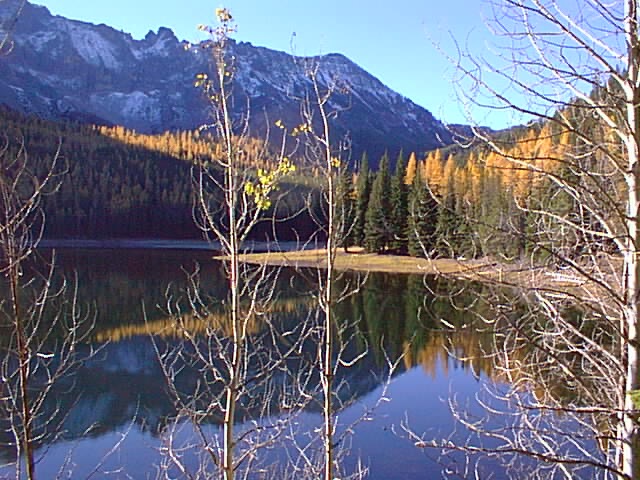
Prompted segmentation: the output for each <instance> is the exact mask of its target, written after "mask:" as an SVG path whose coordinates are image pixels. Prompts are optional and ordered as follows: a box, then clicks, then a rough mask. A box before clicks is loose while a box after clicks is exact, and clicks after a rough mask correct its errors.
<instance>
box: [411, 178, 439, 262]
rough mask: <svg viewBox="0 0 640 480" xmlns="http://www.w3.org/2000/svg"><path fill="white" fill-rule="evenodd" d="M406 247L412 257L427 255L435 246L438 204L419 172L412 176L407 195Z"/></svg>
mask: <svg viewBox="0 0 640 480" xmlns="http://www.w3.org/2000/svg"><path fill="white" fill-rule="evenodd" d="M407 207H408V221H407V231H406V236H407V248H408V251H409V255H411V256H412V257H421V256H424V255H425V254H426V255H427V256H428V255H429V253H430V252H431V251H432V250H433V248H434V246H435V232H436V221H437V215H438V204H437V203H436V201H435V199H434V198H433V196H432V195H431V192H430V191H429V189H428V188H427V185H426V184H425V182H424V180H423V179H422V176H421V175H420V172H419V171H418V172H417V173H416V175H415V176H414V178H413V183H412V184H411V188H410V190H409V195H408V202H407Z"/></svg>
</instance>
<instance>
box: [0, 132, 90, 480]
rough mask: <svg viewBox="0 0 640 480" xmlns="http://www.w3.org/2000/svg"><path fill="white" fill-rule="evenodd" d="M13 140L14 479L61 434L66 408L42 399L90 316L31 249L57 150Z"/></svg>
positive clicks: (2, 182)
mask: <svg viewBox="0 0 640 480" xmlns="http://www.w3.org/2000/svg"><path fill="white" fill-rule="evenodd" d="M17 145H20V146H19V148H12V146H11V144H10V143H9V142H8V141H6V142H5V145H4V146H3V148H2V151H1V152H0V164H1V168H0V255H1V256H0V273H2V276H3V291H6V292H7V295H6V296H3V299H2V301H0V319H1V322H2V324H1V326H2V329H3V335H2V342H1V344H0V352H1V353H2V357H1V360H0V373H1V375H2V387H1V390H0V412H1V415H2V430H3V434H4V435H3V436H4V439H6V442H7V443H8V446H10V447H12V448H13V449H14V450H15V476H16V478H24V477H25V476H26V478H29V479H34V478H36V464H37V461H36V460H37V459H36V453H35V449H36V447H37V446H38V445H41V444H43V443H44V442H45V441H47V440H50V439H51V438H55V437H56V436H57V435H60V434H61V431H60V426H61V421H62V420H63V419H64V416H65V414H66V412H63V411H48V410H47V411H45V410H46V406H45V399H47V398H48V397H50V396H51V395H52V390H53V388H54V386H55V385H56V384H57V382H59V381H60V380H61V379H62V378H63V377H64V376H65V375H68V374H69V373H70V372H71V371H72V370H73V369H74V368H75V367H76V366H77V365H78V362H79V361H80V359H79V358H78V356H77V354H76V349H75V347H76V345H78V344H79V343H80V342H82V341H84V340H85V339H86V338H87V336H88V335H89V333H90V331H91V326H92V321H91V317H90V316H88V315H86V312H85V313H83V312H82V311H81V310H80V309H79V307H78V305H77V304H76V301H75V293H74V292H73V291H72V288H71V286H70V285H68V284H66V282H62V283H60V282H57V286H56V281H55V280H54V268H53V261H52V260H51V261H50V263H49V266H48V267H46V269H45V270H44V271H43V270H41V269H40V268H39V267H38V264H42V263H43V261H44V259H42V258H39V256H38V254H37V252H36V248H37V246H38V243H39V240H40V238H41V236H42V233H43V228H44V214H43V211H42V209H41V206H40V205H41V201H42V199H43V197H44V196H45V195H50V194H53V193H55V192H56V190H57V189H58V187H59V185H60V182H61V180H62V176H63V175H64V172H65V170H64V168H61V167H60V160H59V152H57V153H56V154H55V155H54V157H53V159H52V160H51V162H50V163H49V164H47V165H45V164H44V163H43V162H35V161H30V159H29V158H28V155H27V151H26V149H25V147H24V145H23V144H21V143H17ZM5 287H6V289H5ZM69 290H71V291H69ZM23 468H24V473H23Z"/></svg>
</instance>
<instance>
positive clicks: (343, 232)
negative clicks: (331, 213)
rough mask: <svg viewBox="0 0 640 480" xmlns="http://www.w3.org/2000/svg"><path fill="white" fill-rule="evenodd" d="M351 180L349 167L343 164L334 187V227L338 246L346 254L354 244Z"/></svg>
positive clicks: (353, 210)
mask: <svg viewBox="0 0 640 480" xmlns="http://www.w3.org/2000/svg"><path fill="white" fill-rule="evenodd" d="M353 193H354V192H353V178H352V173H351V170H350V169H349V165H348V164H347V163H346V162H345V163H344V164H343V165H342V166H341V167H340V175H339V177H338V184H337V186H336V197H337V203H336V225H337V226H338V232H339V233H338V246H340V247H342V248H344V251H345V252H347V251H348V250H349V247H350V246H352V245H353V243H354V231H353V229H354V218H355V209H354V201H353Z"/></svg>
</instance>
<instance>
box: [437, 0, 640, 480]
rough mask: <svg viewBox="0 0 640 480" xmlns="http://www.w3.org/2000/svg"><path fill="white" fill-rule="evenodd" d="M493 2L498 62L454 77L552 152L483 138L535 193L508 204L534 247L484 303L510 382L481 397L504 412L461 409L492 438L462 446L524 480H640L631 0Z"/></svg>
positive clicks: (638, 86) (638, 54)
mask: <svg viewBox="0 0 640 480" xmlns="http://www.w3.org/2000/svg"><path fill="white" fill-rule="evenodd" d="M488 3H489V5H490V6H491V8H492V13H493V15H492V20H491V22H490V27H491V28H492V31H493V33H494V34H495V35H496V44H497V47H496V49H495V50H496V53H497V56H496V57H491V58H490V59H489V60H484V59H478V58H477V57H474V56H472V55H467V54H464V53H461V56H460V62H459V68H460V71H461V72H462V75H461V82H463V84H464V86H465V88H466V89H467V91H472V92H474V93H475V94H476V96H475V97H474V99H475V101H476V102H477V103H478V104H485V105H490V106H493V107H494V108H501V109H510V110H511V111H514V112H516V113H518V114H520V115H522V116H524V117H525V118H534V119H535V125H534V124H532V125H531V127H536V128H537V129H538V131H541V132H543V135H544V136H546V138H547V139H548V140H549V144H550V147H549V148H545V149H533V148H524V147H526V146H527V142H530V140H525V139H523V137H519V138H517V139H516V142H515V143H518V142H520V145H519V146H520V147H523V148H515V147H514V140H513V136H512V137H511V138H505V136H504V135H503V136H502V137H500V136H496V135H490V134H488V133H487V131H486V130H483V129H480V128H478V129H476V132H475V133H476V137H477V138H478V139H479V140H480V141H481V142H482V144H483V145H484V146H485V147H486V151H487V152H492V153H493V154H495V155H497V156H498V157H499V158H500V159H501V160H503V163H502V166H501V167H500V168H507V169H509V170H511V171H512V172H519V173H523V174H525V175H527V176H528V177H529V178H532V179H534V180H533V182H534V184H535V185H536V189H535V190H534V191H532V192H530V195H527V196H520V197H516V198H515V205H516V212H519V213H525V214H526V215H527V219H528V221H529V222H530V224H529V226H528V231H527V232H524V231H522V229H521V228H520V229H519V230H520V232H519V235H520V236H521V237H522V238H525V237H526V238H527V241H529V242H531V244H532V245H533V246H532V247H531V249H530V250H529V257H527V258H525V259H521V260H525V261H523V263H522V265H523V266H525V267H526V266H527V265H528V266H530V267H531V268H532V269H531V271H530V272H525V273H521V274H519V275H516V274H513V275H510V276H507V277H503V278H502V279H500V280H504V281H501V282H498V283H500V286H501V287H502V290H496V293H495V295H494V296H493V297H491V298H490V299H488V300H489V301H490V303H491V304H492V305H493V306H494V315H493V316H492V317H491V318H487V319H486V321H487V322H490V325H491V326H492V328H494V329H495V345H494V351H492V352H487V353H488V354H490V355H492V356H493V358H495V360H496V363H497V366H498V368H500V369H501V371H502V372H503V375H504V378H505V380H507V382H508V387H507V388H506V389H502V388H497V389H492V393H493V397H492V400H491V401H488V403H487V406H488V407H489V408H488V411H490V412H491V413H492V414H497V413H501V414H502V415H501V416H502V419H503V420H505V419H506V421H504V422H502V423H492V422H491V421H482V420H479V419H472V418H470V417H465V416H464V415H463V416H462V419H463V421H464V423H465V425H466V426H467V427H468V428H470V429H471V430H472V431H476V432H478V433H483V434H485V435H486V436H488V437H489V438H491V439H492V441H493V442H494V443H493V444H491V445H490V444H485V445H482V444H476V445H471V444H469V445H466V446H465V448H467V450H475V451H477V452H484V453H487V454H490V455H499V456H501V458H503V459H504V460H505V461H506V462H508V464H509V465H510V466H511V467H512V472H513V474H514V475H522V470H523V469H524V470H525V471H527V474H526V475H527V478H534V477H535V478H561V477H564V478H575V477H576V476H580V475H582V476H588V477H589V478H613V477H617V478H628V479H631V478H637V477H638V476H639V475H640V471H639V470H638V466H637V465H638V460H637V458H636V457H637V446H638V433H637V432H638V405H637V402H635V403H634V399H635V398H637V392H638V390H639V387H640V385H639V383H640V377H639V372H638V347H639V346H640V344H639V343H638V326H639V323H640V310H639V307H640V306H639V301H640V285H639V281H640V265H639V263H638V253H639V248H640V236H639V231H638V221H639V217H638V214H639V212H638V208H639V205H640V203H639V198H638V195H639V193H638V192H639V191H640V190H639V189H640V166H639V164H638V160H639V157H638V154H639V142H640V120H639V113H638V104H639V101H640V40H639V37H638V34H639V33H638V20H639V18H638V14H639V8H638V3H637V2H636V1H635V0H621V1H603V0H571V1H569V0H568V1H560V0H495V1H489V2H488ZM470 85H471V86H470ZM472 100H473V99H472ZM505 165H506V166H505ZM491 167H492V166H491V165H485V168H491ZM493 167H494V168H496V167H495V165H494V166H493ZM514 175H517V174H514ZM512 223H513V222H512ZM512 226H513V225H512ZM496 229H499V227H498V226H496ZM513 230H515V228H513ZM527 259H528V262H527V261H526V260H527ZM542 265H546V268H545V269H540V268H539V267H540V266H542ZM505 286H511V287H514V288H516V287H517V290H516V291H517V293H515V294H514V293H513V290H508V289H505V288H504V287H505ZM522 287H525V288H524V289H523V288H522ZM523 305H526V307H523ZM496 404H500V406H501V408H496ZM485 420H487V419H485ZM496 443H497V445H498V446H496ZM435 444H438V442H435ZM440 446H443V445H442V444H440ZM445 446H446V445H445Z"/></svg>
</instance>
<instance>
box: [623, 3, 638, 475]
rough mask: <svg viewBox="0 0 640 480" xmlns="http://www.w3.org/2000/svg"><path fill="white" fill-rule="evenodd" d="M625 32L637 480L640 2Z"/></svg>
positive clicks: (629, 354) (629, 460)
mask: <svg viewBox="0 0 640 480" xmlns="http://www.w3.org/2000/svg"><path fill="white" fill-rule="evenodd" d="M625 10H626V11H625V33H626V37H627V42H628V43H627V45H628V53H627V55H628V60H627V61H628V79H629V82H628V85H629V88H628V89H627V92H626V97H627V98H626V115H627V122H628V128H629V129H630V131H629V133H628V136H627V141H626V153H627V156H628V159H627V161H628V171H627V174H626V176H627V179H626V182H627V188H628V198H627V229H628V238H627V241H626V244H627V248H626V251H625V252H623V253H624V268H625V272H626V285H625V288H626V291H625V295H624V298H625V306H624V309H625V312H624V313H625V315H624V316H625V321H626V335H625V338H624V339H623V340H624V341H625V347H626V348H625V350H626V352H624V353H625V354H626V370H627V372H626V382H625V383H626V384H625V391H624V394H625V395H624V412H625V415H624V419H623V435H622V442H623V445H622V470H623V472H624V474H625V475H627V476H628V477H629V478H636V475H637V474H640V472H637V471H636V468H635V463H636V462H635V461H634V450H635V448H634V446H635V444H636V443H637V433H636V424H635V423H636V422H635V420H634V418H633V417H634V415H633V414H632V413H631V412H633V410H634V409H635V407H634V405H633V402H632V400H631V396H630V393H631V392H633V391H636V390H638V389H639V388H640V378H639V377H638V325H639V324H640V310H639V309H638V301H639V300H640V299H639V298H638V287H639V284H638V282H639V280H640V262H638V258H637V254H638V248H639V247H640V231H639V230H638V200H639V198H640V194H639V191H638V189H639V188H640V165H638V160H639V152H638V144H639V140H640V115H638V108H639V105H640V86H639V85H638V83H637V81H638V79H639V74H640V68H639V67H640V66H639V60H640V57H639V55H638V53H639V52H638V50H639V47H640V45H639V38H638V3H637V0H627V1H626V2H625Z"/></svg>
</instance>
